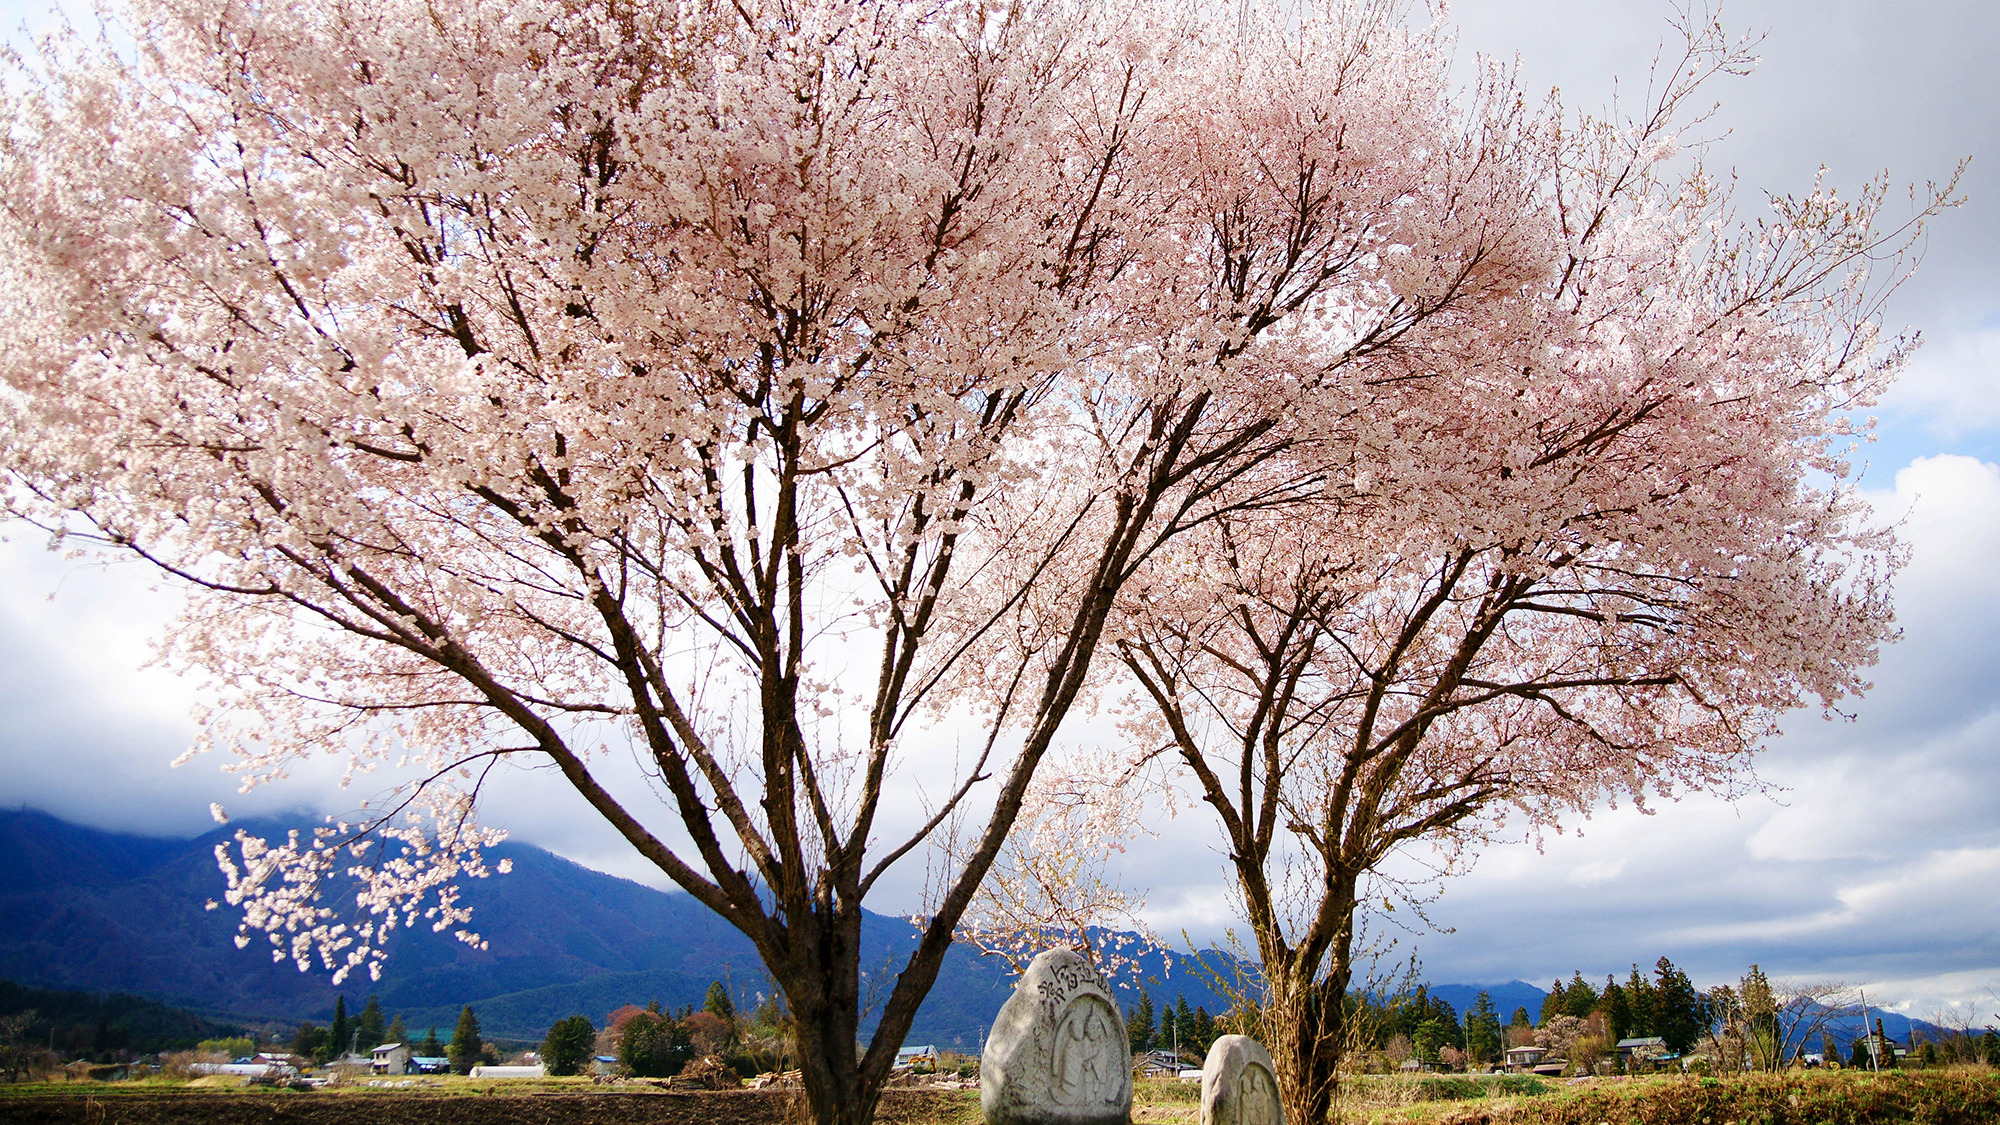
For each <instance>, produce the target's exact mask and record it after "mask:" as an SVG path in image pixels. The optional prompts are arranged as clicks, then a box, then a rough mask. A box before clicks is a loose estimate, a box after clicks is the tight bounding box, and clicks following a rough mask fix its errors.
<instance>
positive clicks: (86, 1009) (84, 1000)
mask: <svg viewBox="0 0 2000 1125" xmlns="http://www.w3.org/2000/svg"><path fill="white" fill-rule="evenodd" d="M29 1012H32V1013H33V1018H32V1019H30V1020H29V1021H28V1023H27V1026H26V1028H25V1029H23V1030H21V1031H19V1032H18V1036H19V1038H20V1039H21V1040H22V1041H24V1042H27V1043H32V1044H36V1045H39V1046H41V1047H44V1048H48V1049H51V1050H54V1051H56V1052H58V1053H59V1054H62V1055H64V1056H66V1057H72V1058H91V1059H102V1060H110V1059H112V1058H114V1057H118V1056H121V1055H149V1054H155V1053H157V1052H160V1051H185V1050H189V1049H191V1048H193V1047H194V1046H195V1044H197V1043H200V1042H201V1041H202V1040H204V1039H219V1038H224V1037H227V1036H233V1035H240V1034H242V1030H243V1029H242V1028H241V1027H240V1026H237V1025H234V1024H225V1023H218V1022H216V1021H214V1020H211V1019H207V1018H205V1017H202V1016H198V1015H195V1014H194V1013H193V1012H184V1011H182V1010H181V1009H179V1008H174V1007H169V1006H168V1005H165V1004H162V1003H160V1002H158V1001H156V1000H147V999H144V998H143V997H139V996H132V995H129V994H127V993H123V992H111V993H95V992H55V991H50V990H46V989H39V988H27V987H24V986H22V985H18V984H15V983H14V982H13V981H6V980H0V1018H5V1017H11V1016H20V1015H23V1014H25V1013H29Z"/></svg>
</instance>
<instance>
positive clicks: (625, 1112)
mask: <svg viewBox="0 0 2000 1125" xmlns="http://www.w3.org/2000/svg"><path fill="white" fill-rule="evenodd" d="M792 1097H793V1095H791V1094H788V1093H786V1092H783V1091H764V1090H731V1091H719V1092H715V1093H689V1094H668V1093H651V1094H637V1093H592V1094H585V1093H574V1094H572V1093H549V1094H531V1095H521V1094H460V1095H443V1094H424V1093H414V1092H411V1093H403V1092H393V1093H391V1092H384V1093H341V1094H329V1093H290V1092H286V1093H259V1094H228V1093H207V1092H196V1091H190V1092H187V1093H157V1094H156V1093H136V1092H135V1093H123V1092H119V1093H108V1094H105V1095H102V1096H91V1095H87V1094H81V1093H77V1094H68V1093H65V1094H46V1095H45V1094H25V1095H18V1096H11V1097H0V1121H4V1122H7V1123H8V1125H14V1123H16V1122H19V1123H21V1125H796V1123H797V1122H799V1121H802V1120H803V1114H802V1113H800V1112H799V1111H798V1110H796V1109H792V1108H791V1102H792ZM978 1104H979V1103H978V1094H977V1092H973V1093H972V1094H971V1095H970V1096H969V1097H968V1096H967V1095H966V1094H964V1093H960V1092H956V1091H943V1090H887V1091H884V1092H883V1095H882V1107H881V1110H880V1111H879V1112H878V1113H877V1115H876V1120H877V1121H878V1122H881V1123H882V1125H940V1123H951V1122H957V1121H960V1120H963V1119H965V1118H966V1117H967V1116H968V1115H969V1116H970V1118H971V1119H972V1120H974V1121H976V1120H978V1108H977V1107H978Z"/></svg>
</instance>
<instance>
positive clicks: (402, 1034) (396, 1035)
mask: <svg viewBox="0 0 2000 1125" xmlns="http://www.w3.org/2000/svg"><path fill="white" fill-rule="evenodd" d="M382 1042H384V1043H401V1044H403V1045H405V1046H408V1045H409V1042H410V1033H409V1031H408V1030H407V1029H406V1028H404V1027H403V1017H401V1016H397V1017H396V1018H395V1019H392V1020H390V1021H389V1030H387V1031H385V1032H383V1033H382Z"/></svg>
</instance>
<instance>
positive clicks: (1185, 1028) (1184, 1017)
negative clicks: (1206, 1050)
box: [1174, 993, 1201, 1054]
mask: <svg viewBox="0 0 2000 1125" xmlns="http://www.w3.org/2000/svg"><path fill="white" fill-rule="evenodd" d="M1174 1030H1175V1031H1177V1032H1179V1033H1180V1049H1181V1052H1182V1053H1183V1054H1186V1053H1188V1052H1191V1051H1194V1050H1197V1047H1196V1044H1197V1043H1198V1042H1200V1039H1201V1037H1200V1036H1199V1035H1197V1034H1196V1033H1195V1026H1194V1009H1193V1008H1190V1007H1188V1002H1187V994H1186V993H1182V994H1181V995H1180V997H1179V998H1178V999H1176V1000H1175V1001H1174Z"/></svg>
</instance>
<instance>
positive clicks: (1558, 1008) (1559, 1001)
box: [1535, 977, 1567, 1027]
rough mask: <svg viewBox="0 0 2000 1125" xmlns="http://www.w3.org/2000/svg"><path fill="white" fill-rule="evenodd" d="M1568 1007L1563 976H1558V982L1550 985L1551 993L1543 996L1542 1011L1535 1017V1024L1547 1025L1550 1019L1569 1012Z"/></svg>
mask: <svg viewBox="0 0 2000 1125" xmlns="http://www.w3.org/2000/svg"><path fill="white" fill-rule="evenodd" d="M1566 1008H1567V1002H1566V993H1565V991H1564V989H1563V982H1562V978H1561V977H1557V978H1556V982H1555V983H1554V984H1552V985H1550V986H1549V994H1548V995H1547V996H1544V997H1542V1013H1541V1015H1539V1016H1536V1017H1535V1026H1536V1027H1547V1026H1548V1024H1549V1021H1550V1020H1552V1019H1554V1018H1556V1017H1557V1016H1560V1015H1565V1014H1567V1012H1566Z"/></svg>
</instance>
